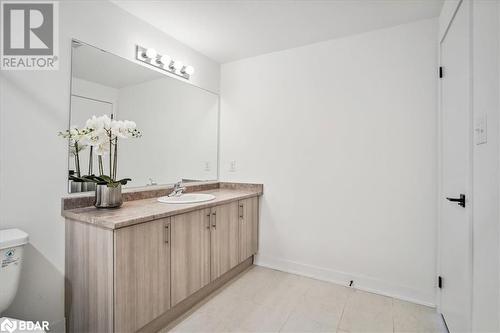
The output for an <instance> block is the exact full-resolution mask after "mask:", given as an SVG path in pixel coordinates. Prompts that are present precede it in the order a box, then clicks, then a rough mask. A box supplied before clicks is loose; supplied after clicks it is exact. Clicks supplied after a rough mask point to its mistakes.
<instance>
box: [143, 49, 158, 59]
mask: <svg viewBox="0 0 500 333" xmlns="http://www.w3.org/2000/svg"><path fill="white" fill-rule="evenodd" d="M144 55H145V56H146V58H148V59H155V58H156V55H157V53H156V50H155V49H147V50H146V53H144Z"/></svg>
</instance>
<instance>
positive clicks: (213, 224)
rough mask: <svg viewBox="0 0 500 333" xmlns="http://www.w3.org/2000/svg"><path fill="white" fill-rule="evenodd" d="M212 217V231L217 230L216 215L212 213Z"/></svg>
mask: <svg viewBox="0 0 500 333" xmlns="http://www.w3.org/2000/svg"><path fill="white" fill-rule="evenodd" d="M212 215H213V217H214V222H213V223H212V227H214V229H217V213H216V212H213V213H212Z"/></svg>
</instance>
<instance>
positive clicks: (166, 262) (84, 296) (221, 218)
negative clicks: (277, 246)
mask: <svg viewBox="0 0 500 333" xmlns="http://www.w3.org/2000/svg"><path fill="white" fill-rule="evenodd" d="M257 237H258V197H252V198H249V199H243V200H239V201H233V202H229V203H226V204H222V205H219V206H215V207H212V208H206V209H199V210H196V211H192V212H188V213H183V214H179V215H174V216H171V217H167V218H161V219H157V220H153V221H149V222H144V223H140V224H135V225H130V226H126V227H122V228H118V229H107V228H101V227H97V226H95V225H92V224H88V223H81V222H78V221H74V220H71V219H67V222H66V292H65V293H66V306H65V311H66V318H67V328H68V331H69V332H120V333H125V332H136V331H141V332H154V331H157V330H158V329H159V328H161V327H164V326H165V325H166V324H167V323H169V322H171V321H172V320H174V319H175V318H177V317H179V316H180V315H182V313H184V312H185V311H187V310H188V309H189V308H190V307H192V306H193V305H194V304H196V302H199V301H200V300H201V299H203V298H204V297H206V296H207V295H209V294H210V293H211V292H213V291H214V290H216V289H217V288H220V287H221V286H222V285H223V284H224V283H226V282H227V281H229V280H230V279H231V278H232V277H234V276H236V275H237V274H238V273H240V272H242V271H243V270H245V269H246V268H248V267H249V266H250V265H251V264H252V259H251V257H252V256H253V255H254V254H255V253H257V245H258V244H257ZM226 273H227V274H226Z"/></svg>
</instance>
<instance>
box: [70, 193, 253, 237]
mask: <svg viewBox="0 0 500 333" xmlns="http://www.w3.org/2000/svg"><path fill="white" fill-rule="evenodd" d="M221 191H223V192H221ZM196 192H198V193H213V194H214V195H215V196H216V198H215V199H214V200H212V201H205V202H200V203H193V204H175V205H174V204H166V203H159V202H158V203H157V202H156V198H151V199H144V200H136V201H134V202H135V203H141V202H142V203H143V204H144V206H145V207H147V206H151V205H152V204H159V205H165V212H151V213H148V212H145V213H144V214H141V215H138V214H137V212H134V211H132V213H133V214H131V215H137V216H131V217H127V216H116V217H114V216H112V213H113V212H119V211H120V209H125V210H126V209H127V207H126V206H125V205H126V204H127V203H124V206H125V207H124V206H122V207H121V208H116V209H97V208H94V207H84V208H76V209H68V210H62V212H61V215H62V216H63V217H65V218H66V219H67V220H71V221H77V222H83V223H88V224H92V225H94V226H96V227H101V228H105V229H111V230H114V229H120V228H124V227H128V226H132V225H135V224H140V223H144V222H149V221H153V220H157V219H162V218H167V217H170V216H175V215H179V214H184V213H189V212H192V211H196V210H200V209H206V208H212V207H215V206H219V205H223V204H227V203H230V202H234V201H238V200H243V199H248V198H252V197H257V196H261V195H262V194H263V191H262V190H244V191H242V190H239V189H234V190H233V189H227V188H226V189H218V190H217V191H215V192H214V191H210V190H208V191H196ZM231 192H233V193H231ZM193 193H195V192H193ZM221 193H222V194H225V195H227V194H231V195H233V194H234V195H233V196H231V197H229V198H223V199H219V198H218V194H221ZM173 206H176V207H173ZM172 208H174V209H172ZM102 212H109V213H110V214H111V216H100V213H102Z"/></svg>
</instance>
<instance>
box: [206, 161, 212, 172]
mask: <svg viewBox="0 0 500 333" xmlns="http://www.w3.org/2000/svg"><path fill="white" fill-rule="evenodd" d="M210 169H211V168H210V162H209V161H205V171H210Z"/></svg>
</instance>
